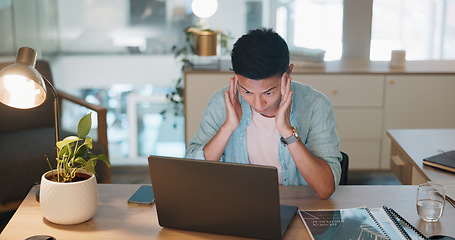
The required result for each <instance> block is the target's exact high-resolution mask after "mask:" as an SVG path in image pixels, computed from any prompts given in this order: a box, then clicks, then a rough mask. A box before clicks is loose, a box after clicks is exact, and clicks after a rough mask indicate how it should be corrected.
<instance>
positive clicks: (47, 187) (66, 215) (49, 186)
mask: <svg viewBox="0 0 455 240" xmlns="http://www.w3.org/2000/svg"><path fill="white" fill-rule="evenodd" d="M91 126H92V118H91V113H88V114H87V115H85V116H84V117H83V118H82V119H81V120H80V121H79V124H78V127H77V136H69V137H66V138H65V139H63V140H61V141H58V142H57V143H56V147H57V158H56V160H57V167H56V169H52V167H51V164H50V162H49V159H47V161H48V163H49V166H50V167H51V170H50V171H48V172H46V173H44V174H43V175H42V177H41V186H40V207H41V211H42V212H43V215H44V217H45V218H46V219H47V220H49V221H50V222H53V223H57V224H77V223H81V222H85V221H87V220H89V219H91V218H92V217H93V216H94V215H95V213H96V211H97V210H98V186H97V182H96V178H95V166H96V164H97V161H98V160H101V161H103V162H104V163H105V164H106V165H107V166H108V167H110V162H109V160H108V159H107V157H106V155H104V154H100V155H95V154H93V153H91V152H90V149H92V148H93V140H92V138H90V137H87V135H88V134H89V132H90V129H91Z"/></svg>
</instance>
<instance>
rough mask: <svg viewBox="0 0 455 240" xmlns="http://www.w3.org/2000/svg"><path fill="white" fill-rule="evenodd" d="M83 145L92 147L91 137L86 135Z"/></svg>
mask: <svg viewBox="0 0 455 240" xmlns="http://www.w3.org/2000/svg"><path fill="white" fill-rule="evenodd" d="M84 144H85V145H87V147H88V148H89V149H92V148H93V139H92V138H91V137H87V138H85V143H84Z"/></svg>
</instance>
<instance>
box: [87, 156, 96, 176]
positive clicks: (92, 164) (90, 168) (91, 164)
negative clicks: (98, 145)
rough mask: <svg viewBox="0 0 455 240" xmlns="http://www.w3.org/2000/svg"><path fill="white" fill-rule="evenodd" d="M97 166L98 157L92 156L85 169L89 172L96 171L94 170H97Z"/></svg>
mask: <svg viewBox="0 0 455 240" xmlns="http://www.w3.org/2000/svg"><path fill="white" fill-rule="evenodd" d="M95 166H96V159H94V158H90V159H89V160H88V161H87V164H85V166H84V169H85V171H87V172H91V173H94V172H95Z"/></svg>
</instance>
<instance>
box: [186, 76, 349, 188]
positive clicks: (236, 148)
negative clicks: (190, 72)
mask: <svg viewBox="0 0 455 240" xmlns="http://www.w3.org/2000/svg"><path fill="white" fill-rule="evenodd" d="M228 89H229V86H226V87H224V88H223V89H221V90H219V91H217V92H216V93H215V94H214V95H213V96H212V97H211V98H210V100H209V101H208V104H207V107H206V109H205V111H204V114H203V116H202V120H201V123H200V126H199V129H198V130H197V131H196V133H195V135H194V136H193V138H192V139H191V140H190V142H189V143H188V146H187V151H186V157H187V158H192V159H201V160H203V159H205V157H204V150H203V149H204V147H205V145H206V144H207V143H208V142H209V141H210V140H211V139H212V138H213V137H214V136H215V134H216V133H217V132H218V130H219V129H220V128H221V126H222V125H223V123H224V121H225V119H226V105H225V102H224V92H225V91H227V90H228ZM291 90H292V91H293V92H294V93H293V96H292V106H291V113H290V122H291V125H292V126H294V127H296V129H297V131H298V132H299V133H300V137H301V138H302V142H303V143H304V144H305V146H306V147H307V148H308V150H309V151H311V152H312V153H313V154H314V155H315V156H317V157H319V158H321V159H323V160H324V161H326V162H327V163H328V164H329V166H330V168H331V170H332V173H333V176H334V179H335V183H336V185H338V183H339V182H340V176H341V167H340V161H341V154H340V150H339V144H340V139H339V138H338V135H337V133H336V130H335V115H334V112H333V107H332V105H331V103H330V101H329V99H328V98H327V97H326V96H325V95H324V94H322V93H320V92H318V91H316V90H315V89H313V88H312V87H310V86H308V85H305V84H302V83H298V82H292V83H291ZM239 101H240V105H241V107H242V119H241V120H240V123H239V126H238V127H237V129H236V130H235V131H234V132H233V133H232V135H231V137H230V138H229V141H228V143H227V145H226V148H225V149H224V152H223V155H222V157H221V159H220V161H222V162H233V163H245V164H248V163H249V161H248V150H247V145H246V128H247V126H248V125H249V124H250V122H251V118H252V114H251V107H250V105H249V104H248V103H247V102H246V101H245V99H243V97H242V96H241V95H240V94H239ZM280 137H281V136H280ZM276 141H279V143H278V159H279V162H280V165H281V180H282V183H283V185H308V184H307V183H306V182H305V180H304V179H303V177H302V175H300V172H299V171H298V169H297V166H296V165H295V162H294V160H293V159H292V156H291V154H290V152H289V150H288V149H287V147H286V145H285V144H283V143H282V142H281V141H280V139H279V138H278V139H276Z"/></svg>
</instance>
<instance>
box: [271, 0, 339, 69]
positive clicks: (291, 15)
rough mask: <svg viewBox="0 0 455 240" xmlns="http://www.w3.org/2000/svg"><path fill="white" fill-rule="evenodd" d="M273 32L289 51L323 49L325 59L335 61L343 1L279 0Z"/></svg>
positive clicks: (336, 58)
mask: <svg viewBox="0 0 455 240" xmlns="http://www.w3.org/2000/svg"><path fill="white" fill-rule="evenodd" d="M278 5H279V6H278V8H277V16H276V26H277V31H278V32H279V33H280V35H282V36H283V37H284V38H285V39H286V41H287V42H288V44H289V48H290V49H291V50H298V49H301V48H319V49H323V50H326V54H325V60H339V59H340V58H341V53H342V31H343V0H294V1H287V0H280V1H279V4H278Z"/></svg>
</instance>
